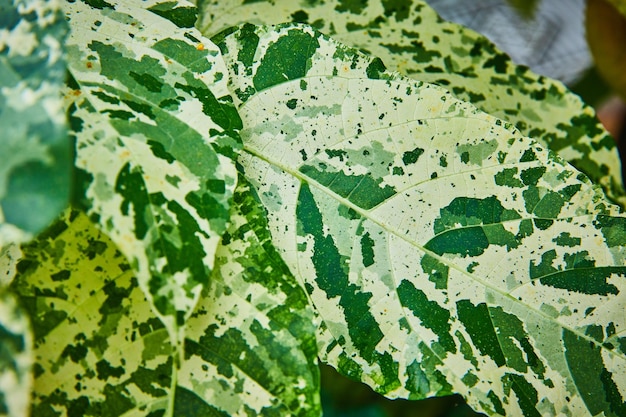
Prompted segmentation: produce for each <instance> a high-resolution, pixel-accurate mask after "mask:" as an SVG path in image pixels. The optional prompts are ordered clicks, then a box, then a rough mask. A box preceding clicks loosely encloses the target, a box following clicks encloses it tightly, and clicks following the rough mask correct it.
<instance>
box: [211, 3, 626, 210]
mask: <svg viewBox="0 0 626 417" xmlns="http://www.w3.org/2000/svg"><path fill="white" fill-rule="evenodd" d="M198 3H199V9H200V10H201V13H200V17H199V21H198V27H200V28H201V30H202V32H203V33H204V34H207V35H213V34H216V33H218V32H220V31H221V30H223V29H225V28H228V27H230V26H233V25H235V24H236V23H244V22H251V23H255V24H257V23H262V24H278V23H283V22H299V23H308V24H310V25H311V26H313V27H314V28H316V29H317V30H319V31H321V32H324V33H326V34H327V35H330V36H332V37H333V38H334V39H336V40H338V41H339V42H342V43H345V44H347V45H350V46H353V47H357V48H360V49H362V50H364V51H367V52H369V53H371V54H372V55H373V56H377V57H379V58H381V60H382V62H383V63H384V65H385V66H387V67H388V68H389V69H391V70H398V71H400V72H401V73H403V74H405V75H408V76H410V77H412V78H414V79H417V80H420V81H424V82H431V83H435V84H438V85H441V86H443V87H444V88H446V89H448V90H449V91H450V92H451V93H452V94H454V95H455V96H456V97H458V98H460V99H461V100H465V101H469V102H471V103H472V104H474V105H475V106H476V107H478V108H479V109H480V110H483V111H485V112H486V113H489V114H491V115H494V116H496V117H499V118H501V119H502V120H506V121H508V122H510V123H512V124H513V125H515V127H517V128H518V129H519V130H520V132H521V133H522V134H523V135H525V136H529V137H532V138H533V139H536V140H537V141H539V143H541V144H543V145H544V146H546V147H548V148H549V149H551V150H552V151H555V152H557V153H558V154H559V155H560V156H561V157H563V158H564V159H566V160H567V161H568V162H569V163H571V164H572V165H574V166H575V167H576V168H577V169H579V170H581V171H582V172H584V173H585V174H587V175H588V176H589V177H590V178H591V180H592V181H593V182H595V183H598V184H600V185H602V187H603V188H604V190H605V192H606V193H607V195H608V196H609V197H610V198H611V199H613V200H614V201H618V202H619V203H620V204H621V205H622V206H625V204H626V197H625V193H624V187H623V184H622V178H621V168H620V160H619V155H618V153H617V150H616V147H615V143H614V140H613V139H612V138H611V137H610V135H609V134H608V133H607V132H606V130H604V128H603V127H602V125H601V124H600V123H599V121H598V120H597V119H596V117H595V113H594V111H593V109H592V108H591V107H589V106H587V105H585V104H584V103H583V102H582V101H581V100H580V98H579V97H578V96H576V95H574V94H572V93H570V92H569V91H568V90H567V89H566V88H565V87H564V86H563V84H561V83H560V82H558V81H554V80H551V79H548V78H545V77H542V76H539V75H537V74H534V73H532V71H530V70H528V68H526V67H523V66H518V65H515V64H513V63H512V62H511V60H510V59H509V57H508V56H507V55H506V54H504V53H502V52H501V51H499V50H498V49H497V48H496V47H495V46H494V45H493V44H492V43H491V42H490V41H488V40H487V39H486V38H485V37H483V36H482V35H479V34H477V33H475V32H474V31H471V30H469V29H466V28H464V27H462V26H460V25H457V24H454V23H450V22H446V21H443V20H442V19H441V18H440V17H439V16H438V15H437V14H436V13H435V11H434V10H433V9H432V8H430V6H428V5H427V4H426V3H425V2H424V1H421V0H411V1H393V0H381V1H374V0H372V1H369V2H357V1H354V2H353V1H343V0H335V1H326V2H316V3H315V4H314V5H312V4H310V3H311V2H308V1H305V0H303V1H299V2H296V1H286V0H285V1H280V0H272V1H263V0H261V1H255V2H248V1H241V0H230V1H222V0H220V1H211V0H205V1H199V2H198ZM378 67H381V68H382V67H384V66H383V64H380V65H378Z"/></svg>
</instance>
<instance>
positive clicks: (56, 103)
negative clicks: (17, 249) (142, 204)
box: [0, 0, 71, 247]
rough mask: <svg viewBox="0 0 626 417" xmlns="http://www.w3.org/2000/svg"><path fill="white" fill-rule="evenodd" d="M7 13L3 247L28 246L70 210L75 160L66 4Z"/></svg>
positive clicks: (12, 7) (1, 28) (7, 5)
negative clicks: (67, 95) (67, 93)
mask: <svg viewBox="0 0 626 417" xmlns="http://www.w3.org/2000/svg"><path fill="white" fill-rule="evenodd" d="M0 10H1V13H0V126H2V136H1V137H0V146H1V147H2V163H1V164H0V247H2V246H4V245H6V244H9V243H11V242H17V243H19V242H23V241H25V240H28V239H29V238H30V237H31V236H32V235H33V234H35V233H37V232H39V231H40V230H41V229H43V228H44V227H46V226H47V225H48V224H49V223H50V222H51V221H52V220H54V219H55V218H56V216H58V214H59V213H60V212H61V210H63V209H64V208H65V206H66V205H67V202H68V199H69V183H70V167H71V159H70V145H69V140H68V135H67V126H66V121H65V112H64V111H63V106H62V100H61V97H60V96H59V90H60V89H61V86H62V85H63V84H64V80H65V69H66V66H65V60H64V54H63V51H62V45H63V43H64V40H65V37H66V34H67V23H66V22H65V19H64V17H63V14H62V13H61V10H60V2H59V1H43V0H42V1H37V0H22V1H19V0H16V1H11V0H0Z"/></svg>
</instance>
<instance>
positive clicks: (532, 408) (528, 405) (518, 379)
mask: <svg viewBox="0 0 626 417" xmlns="http://www.w3.org/2000/svg"><path fill="white" fill-rule="evenodd" d="M504 382H505V384H507V385H510V386H511V389H513V392H515V396H516V397H517V403H518V404H519V407H520V409H521V410H522V414H523V415H524V417H541V413H539V411H537V408H538V402H539V395H538V393H537V390H536V389H535V387H533V386H532V384H531V383H530V382H528V381H526V379H525V378H524V377H523V376H522V375H517V374H506V375H505V376H504Z"/></svg>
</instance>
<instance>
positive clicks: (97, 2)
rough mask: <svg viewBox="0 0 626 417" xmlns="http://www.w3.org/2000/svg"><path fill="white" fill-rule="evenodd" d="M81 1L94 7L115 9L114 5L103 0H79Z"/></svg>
mask: <svg viewBox="0 0 626 417" xmlns="http://www.w3.org/2000/svg"><path fill="white" fill-rule="evenodd" d="M81 1H82V2H83V3H85V4H87V5H89V6H90V7H93V8H94V9H100V10H102V9H113V10H115V6H113V5H112V4H111V3H107V2H106V1H104V0H81Z"/></svg>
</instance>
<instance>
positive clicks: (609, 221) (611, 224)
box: [593, 216, 626, 248]
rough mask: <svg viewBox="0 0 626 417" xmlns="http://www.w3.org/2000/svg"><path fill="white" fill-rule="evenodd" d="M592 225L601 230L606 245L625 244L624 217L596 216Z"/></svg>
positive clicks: (625, 227)
mask: <svg viewBox="0 0 626 417" xmlns="http://www.w3.org/2000/svg"><path fill="white" fill-rule="evenodd" d="M593 226H594V227H595V228H596V229H600V230H601V231H602V236H604V241H605V242H606V244H607V246H608V247H610V248H613V247H616V246H626V217H610V216H598V217H597V218H596V219H595V220H594V222H593Z"/></svg>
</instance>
